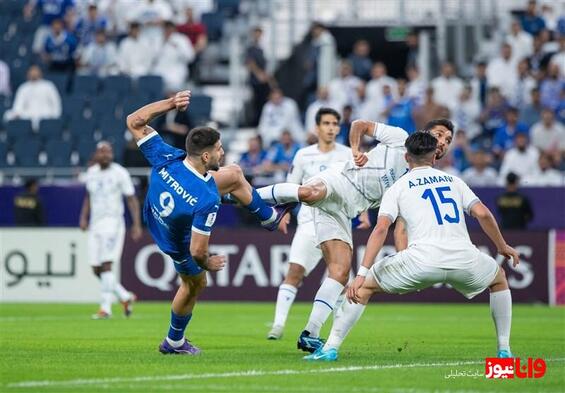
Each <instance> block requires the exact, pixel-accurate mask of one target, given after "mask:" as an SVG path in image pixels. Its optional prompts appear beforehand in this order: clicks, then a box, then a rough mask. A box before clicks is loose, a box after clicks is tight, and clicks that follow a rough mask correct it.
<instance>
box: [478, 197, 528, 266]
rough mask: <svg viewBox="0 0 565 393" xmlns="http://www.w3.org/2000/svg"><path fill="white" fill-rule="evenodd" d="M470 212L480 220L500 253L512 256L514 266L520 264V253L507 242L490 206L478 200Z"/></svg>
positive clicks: (506, 256) (507, 256)
mask: <svg viewBox="0 0 565 393" xmlns="http://www.w3.org/2000/svg"><path fill="white" fill-rule="evenodd" d="M470 213H471V215H472V216H473V217H475V218H476V219H477V220H478V221H479V224H480V225H481V228H482V229H483V231H484V232H485V233H486V234H487V236H488V237H489V238H490V240H492V242H493V243H494V245H495V246H496V250H497V251H498V253H499V254H500V255H503V256H504V257H505V258H512V265H513V266H516V265H518V263H520V255H519V254H518V252H517V251H516V250H515V249H513V248H512V247H510V246H509V245H508V244H506V241H505V240H504V237H503V236H502V233H500V229H499V227H498V224H497V223H496V220H495V218H494V216H493V215H492V213H491V212H490V210H489V209H488V207H486V206H485V205H484V204H483V203H482V202H477V203H475V204H474V205H473V206H472V207H471V210H470Z"/></svg>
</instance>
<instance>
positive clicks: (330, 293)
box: [304, 277, 344, 337]
mask: <svg viewBox="0 0 565 393" xmlns="http://www.w3.org/2000/svg"><path fill="white" fill-rule="evenodd" d="M343 288H344V286H343V285H341V284H340V283H339V282H337V281H336V280H334V279H333V278H330V277H327V278H326V279H325V280H324V282H323V283H322V285H321V286H320V289H318V292H317V293H316V297H315V298H314V305H313V306H312V312H311V313H310V318H309V319H308V323H307V324H306V327H305V328H304V330H307V331H309V332H310V337H319V336H320V329H321V328H322V325H323V324H324V322H326V320H327V319H328V317H329V316H330V314H331V313H332V311H333V309H334V307H335V304H336V303H337V299H338V298H339V295H340V294H341V292H342V291H343Z"/></svg>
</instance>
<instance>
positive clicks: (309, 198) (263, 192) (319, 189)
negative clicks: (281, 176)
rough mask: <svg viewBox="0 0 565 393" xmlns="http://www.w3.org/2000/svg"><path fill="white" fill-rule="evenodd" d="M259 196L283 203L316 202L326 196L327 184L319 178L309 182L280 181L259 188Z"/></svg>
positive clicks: (268, 201) (276, 203)
mask: <svg viewBox="0 0 565 393" xmlns="http://www.w3.org/2000/svg"><path fill="white" fill-rule="evenodd" d="M257 193H258V194H259V196H260V197H261V198H262V199H263V200H264V201H265V202H267V203H271V204H273V205H282V204H285V203H291V202H303V203H306V204H309V205H311V204H314V203H316V202H319V201H321V200H322V199H324V198H325V197H326V194H327V188H326V184H325V183H324V182H323V181H321V180H318V179H315V180H312V181H310V182H308V183H307V184H303V185H298V184H294V183H279V184H273V185H271V186H266V187H262V188H259V189H257Z"/></svg>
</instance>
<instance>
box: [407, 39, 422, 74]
mask: <svg viewBox="0 0 565 393" xmlns="http://www.w3.org/2000/svg"><path fill="white" fill-rule="evenodd" d="M406 48H407V49H408V50H407V52H406V67H418V52H419V39H418V33H416V32H415V31H411V32H410V33H408V34H407V35H406Z"/></svg>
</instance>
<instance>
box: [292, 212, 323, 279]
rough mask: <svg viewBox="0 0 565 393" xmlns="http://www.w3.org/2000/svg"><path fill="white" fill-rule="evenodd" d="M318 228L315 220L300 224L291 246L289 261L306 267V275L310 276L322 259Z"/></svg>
mask: <svg viewBox="0 0 565 393" xmlns="http://www.w3.org/2000/svg"><path fill="white" fill-rule="evenodd" d="M315 232H316V229H315V227H314V222H313V221H308V222H305V223H303V224H299V225H298V227H297V228H296V233H295V234H294V238H293V239H292V244H291V246H290V255H289V258H288V261H289V262H292V263H296V264H297V265H300V266H302V267H303V268H304V270H305V272H304V276H308V274H310V272H311V271H312V270H314V268H315V267H316V266H317V265H318V262H320V259H322V250H320V248H319V247H318V243H317V241H316V233H315Z"/></svg>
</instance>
